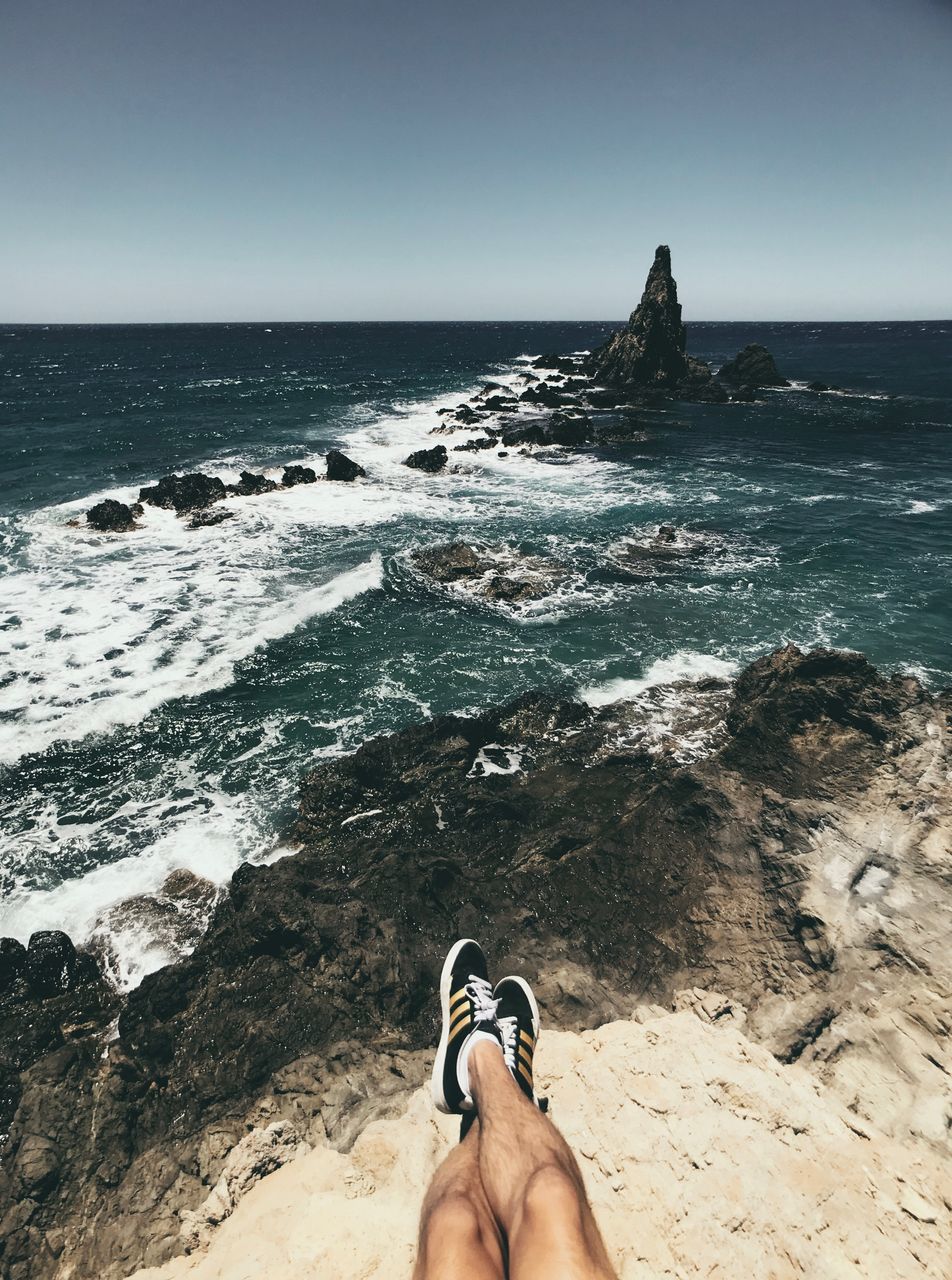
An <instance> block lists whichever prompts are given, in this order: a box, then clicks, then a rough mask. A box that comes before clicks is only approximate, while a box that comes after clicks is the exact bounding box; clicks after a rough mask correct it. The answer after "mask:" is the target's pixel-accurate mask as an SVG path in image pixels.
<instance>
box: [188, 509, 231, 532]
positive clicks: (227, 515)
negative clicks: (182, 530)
mask: <svg viewBox="0 0 952 1280" xmlns="http://www.w3.org/2000/svg"><path fill="white" fill-rule="evenodd" d="M234 518H235V512H234V511H232V509H231V508H230V507H218V508H217V509H215V510H214V511H208V510H206V511H196V512H195V513H194V515H193V516H192V518H191V519H190V520H189V522H188V524H187V525H186V526H185V527H186V528H187V529H209V528H211V527H212V526H213V525H216V524H224V522H225V521H226V520H233V519H234Z"/></svg>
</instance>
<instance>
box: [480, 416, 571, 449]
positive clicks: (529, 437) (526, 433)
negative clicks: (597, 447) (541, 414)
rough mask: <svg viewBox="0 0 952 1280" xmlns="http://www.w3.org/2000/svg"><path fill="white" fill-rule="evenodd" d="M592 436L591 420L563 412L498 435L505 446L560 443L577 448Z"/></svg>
mask: <svg viewBox="0 0 952 1280" xmlns="http://www.w3.org/2000/svg"><path fill="white" fill-rule="evenodd" d="M593 438H594V433H593V428H592V424H591V421H590V420H589V419H588V418H587V417H585V415H584V414H578V415H576V416H574V417H569V416H568V415H567V414H564V413H556V414H553V415H552V417H551V418H549V419H547V420H545V421H543V422H533V423H529V424H528V425H527V426H525V427H514V428H511V429H509V430H506V431H504V432H503V434H502V436H501V437H500V439H501V441H502V443H503V444H504V445H506V446H507V447H511V446H512V445H517V444H534V445H543V446H544V445H562V446H564V447H566V448H578V447H580V446H582V445H586V444H590V443H591V442H592V440H593Z"/></svg>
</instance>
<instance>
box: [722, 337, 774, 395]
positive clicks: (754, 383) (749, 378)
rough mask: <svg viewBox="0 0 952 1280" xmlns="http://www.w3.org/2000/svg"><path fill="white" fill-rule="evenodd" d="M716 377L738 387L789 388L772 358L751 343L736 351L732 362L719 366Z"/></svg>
mask: <svg viewBox="0 0 952 1280" xmlns="http://www.w3.org/2000/svg"><path fill="white" fill-rule="evenodd" d="M717 376H718V377H719V378H722V379H723V380H724V381H725V382H730V383H732V384H733V385H735V386H738V387H789V386H790V383H789V382H788V381H787V379H786V378H782V377H781V376H780V373H779V372H778V370H777V366H776V364H775V363H774V358H773V356H772V355H771V354H770V352H769V351H768V350H767V348H766V347H762V346H761V345H760V343H759V342H752V343H750V344H749V346H746V347H744V349H743V351H738V353H737V355H736V356H735V357H734V359H733V360H728V362H727V364H725V365H722V366H721V368H720V369H719V370H718V372H717Z"/></svg>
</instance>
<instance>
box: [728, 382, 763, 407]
mask: <svg viewBox="0 0 952 1280" xmlns="http://www.w3.org/2000/svg"><path fill="white" fill-rule="evenodd" d="M756 399H757V389H756V387H746V386H745V387H735V388H734V389H733V391H731V402H732V403H734V402H736V403H738V404H750V403H751V402H752V401H754V400H756Z"/></svg>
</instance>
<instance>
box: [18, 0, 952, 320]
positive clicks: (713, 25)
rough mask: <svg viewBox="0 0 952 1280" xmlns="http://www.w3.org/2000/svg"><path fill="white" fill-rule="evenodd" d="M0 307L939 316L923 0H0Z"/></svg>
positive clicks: (936, 54)
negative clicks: (666, 304) (666, 303)
mask: <svg viewBox="0 0 952 1280" xmlns="http://www.w3.org/2000/svg"><path fill="white" fill-rule="evenodd" d="M0 119H2V120H3V127H2V130H0V320H3V321H5V322H12V323H16V322H20V323H27V322H35V323H51V322H55V321H76V322H107V321H113V322H119V321H175V320H236V319H248V320H252V319H272V320H386V319H434V320H438V319H503V320H504V319H614V318H616V317H622V316H624V315H627V313H628V312H629V311H630V310H631V309H632V307H633V306H634V305H635V304H636V303H637V301H638V297H639V295H640V293H641V289H642V287H643V284H644V277H645V274H646V271H647V269H648V266H649V265H650V263H651V259H652V256H653V253H654V249H655V246H656V245H657V244H659V243H662V242H664V243H667V244H669V245H670V246H671V249H672V257H673V262H674V270H675V276H676V277H677V279H678V282H679V287H680V295H681V300H682V303H683V305H684V314H685V318H686V319H688V320H692V319H694V320H718V319H721V320H735V319H751V320H756V319H776V320H783V319H902V318H922V319H943V318H947V317H949V316H952V0H834V2H833V3H831V2H830V0H795V2H792V0H756V2H753V0H750V2H748V0H717V2H716V3H712V0H677V2H673V0H585V2H584V3H581V2H579V3H567V2H563V0H545V2H543V0H506V2H505V3H503V2H502V0H479V2H478V3H472V2H470V3H461V2H460V0H439V2H437V0H413V2H412V3H399V4H398V3H394V2H393V0H390V2H386V0H345V3H343V4H342V3H340V0H335V2H334V3H333V4H330V3H326V2H325V0H268V2H267V3H263V2H262V0H81V3H77V0H30V3H28V4H23V3H15V0H0Z"/></svg>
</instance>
